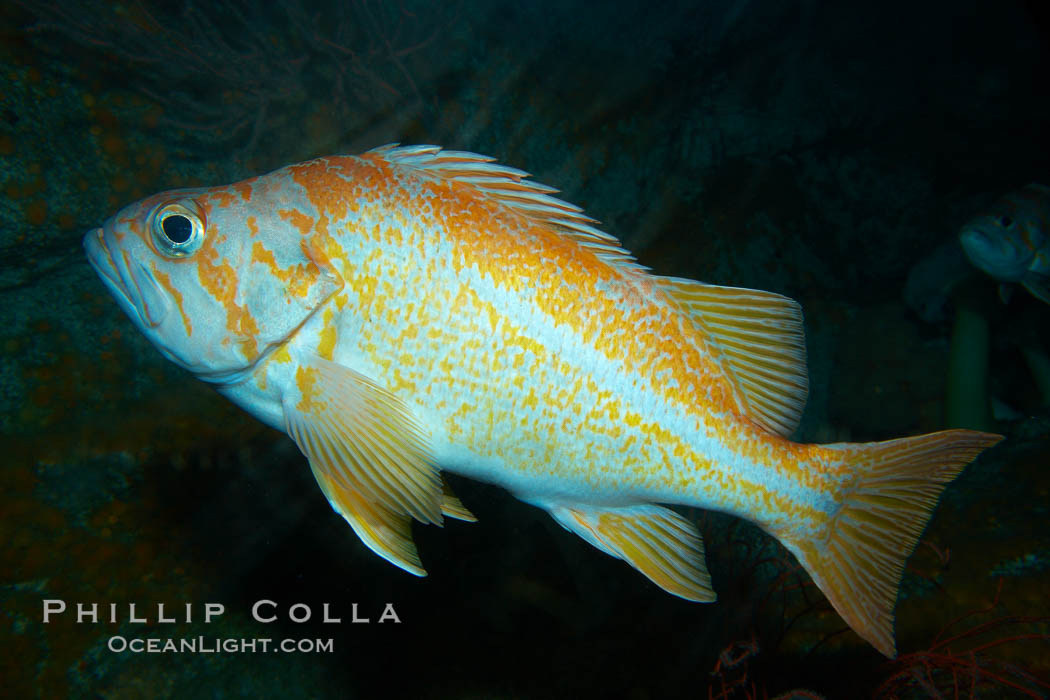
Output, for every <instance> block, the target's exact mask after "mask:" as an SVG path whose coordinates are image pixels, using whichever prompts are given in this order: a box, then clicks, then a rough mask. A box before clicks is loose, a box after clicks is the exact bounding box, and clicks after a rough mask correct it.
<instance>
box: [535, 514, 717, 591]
mask: <svg viewBox="0 0 1050 700" xmlns="http://www.w3.org/2000/svg"><path fill="white" fill-rule="evenodd" d="M547 509H548V510H549V511H550V513H551V515H552V516H554V519H555V520H557V521H558V523H559V524H560V525H561V526H562V527H564V528H565V529H566V530H569V531H570V532H575V533H576V534H577V535H579V536H580V537H582V538H583V539H585V540H587V541H588V542H590V543H591V544H592V545H594V546H595V547H597V548H598V549H600V550H602V551H603V552H605V553H606V554H610V555H612V556H614V557H616V558H618V559H623V560H624V561H626V562H627V563H628V564H630V565H631V566H633V567H634V568H636V569H638V571H640V572H642V573H643V574H645V576H646V577H648V578H649V580H650V581H652V582H653V583H655V584H656V585H657V586H660V588H663V589H664V590H665V591H667V592H668V593H673V594H674V595H676V596H679V597H681V598H685V599H686V600H695V601H699V602H704V603H709V602H712V601H714V600H715V598H716V595H715V592H714V590H713V589H712V588H711V575H710V574H709V573H708V572H707V566H706V564H705V563H704V544H703V542H702V541H701V539H700V533H699V532H698V531H697V529H696V526H695V525H693V524H692V523H691V522H689V521H688V520H686V519H685V518H684V517H682V516H681V515H679V514H678V513H675V512H674V511H673V510H670V509H668V508H663V507H661V506H654V505H636V506H625V507H620V508H599V507H595V506H587V505H571V506H564V505H548V506H547Z"/></svg>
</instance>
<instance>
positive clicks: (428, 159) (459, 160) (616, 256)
mask: <svg viewBox="0 0 1050 700" xmlns="http://www.w3.org/2000/svg"><path fill="white" fill-rule="evenodd" d="M368 153H369V154H375V155H380V156H382V157H383V158H384V159H386V160H387V161H389V162H391V163H396V164H398V165H403V166H408V167H411V168H414V169H416V170H419V171H421V172H427V173H430V174H431V175H435V176H437V177H440V178H443V179H445V180H451V181H455V182H458V183H462V184H464V185H467V186H469V187H472V188H473V189H475V190H477V191H478V192H479V193H481V194H483V195H485V196H487V197H491V198H493V199H495V200H497V201H498V202H500V203H501V204H503V205H504V206H506V207H508V208H510V209H512V210H514V211H515V212H516V213H518V214H520V215H522V216H525V217H527V218H529V219H531V220H532V221H534V222H536V223H539V224H543V225H545V226H549V227H551V228H553V229H555V230H556V231H557V232H558V233H560V234H561V235H563V236H565V237H567V238H570V239H572V240H574V241H576V242H577V243H579V244H580V245H581V246H583V247H585V248H588V249H590V250H591V251H592V252H593V253H594V254H595V255H596V256H597V257H598V258H600V259H601V260H604V261H605V262H607V263H610V264H612V265H615V266H617V267H618V268H620V269H625V270H633V271H644V270H646V269H647V268H646V267H645V266H643V265H641V264H639V263H638V261H636V260H635V259H634V256H632V255H631V254H630V253H629V252H628V251H627V250H625V249H624V248H622V247H621V246H620V242H619V241H618V240H617V239H616V237H615V236H612V235H610V234H608V233H606V232H604V231H602V230H600V229H598V228H595V226H594V225H595V224H597V223H598V222H597V221H596V220H595V219H592V218H591V217H589V216H587V215H586V214H584V213H583V210H582V209H580V207H578V206H576V205H575V204H570V203H569V202H565V201H562V200H560V199H558V198H556V197H552V196H551V194H553V193H555V192H557V191H558V190H557V189H555V188H553V187H550V186H549V185H544V184H541V183H539V182H534V181H533V180H529V179H527V178H529V177H530V176H529V174H528V173H527V172H525V171H524V170H518V169H517V168H511V167H509V166H506V165H500V164H499V163H496V162H495V160H496V159H495V158H492V157H490V156H483V155H479V154H477V153H471V152H469V151H445V150H442V149H441V147H440V146H398V145H397V144H388V145H386V146H380V147H379V148H374V149H372V150H371V151H368ZM366 155H367V154H366Z"/></svg>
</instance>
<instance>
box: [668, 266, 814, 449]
mask: <svg viewBox="0 0 1050 700" xmlns="http://www.w3.org/2000/svg"><path fill="white" fill-rule="evenodd" d="M657 279H658V280H659V281H660V284H661V286H663V288H664V290H665V291H666V292H667V293H668V294H669V296H670V297H671V298H672V299H673V300H674V301H675V302H676V303H677V304H678V305H679V306H680V307H681V308H682V310H683V311H685V312H686V313H688V314H689V315H690V316H691V318H692V319H693V321H694V322H695V323H696V324H697V326H699V327H700V328H701V330H703V332H704V334H705V335H706V336H707V337H708V338H709V339H710V341H711V344H712V345H713V346H714V347H715V349H716V350H717V351H718V352H720V353H721V356H722V358H723V359H724V364H725V366H726V371H727V372H728V374H729V376H730V380H731V381H732V382H733V386H735V387H736V389H737V391H738V393H739V395H740V397H741V400H742V402H743V404H744V405H743V408H744V411H745V412H746V413H747V415H748V416H749V417H750V418H751V419H752V420H754V421H755V422H756V423H758V424H759V425H761V426H762V427H764V428H765V429H766V430H769V431H771V432H774V433H776V434H778V435H782V436H784V437H787V436H788V435H790V434H791V433H792V432H793V431H794V430H795V428H797V427H798V423H799V420H800V419H801V418H802V409H803V408H804V407H805V404H806V395H807V394H808V393H809V376H808V374H807V372H806V337H805V333H804V331H803V329H802V308H801V307H800V306H799V305H798V302H796V301H794V300H792V299H788V298H787V297H785V296H781V295H780V294H774V293H772V292H763V291H760V290H756V289H741V288H738V287H719V286H716V285H713V284H704V283H703V282H694V281H693V280H686V279H681V278H677V277H659V278H657Z"/></svg>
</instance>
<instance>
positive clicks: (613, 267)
mask: <svg viewBox="0 0 1050 700" xmlns="http://www.w3.org/2000/svg"><path fill="white" fill-rule="evenodd" d="M554 192H555V190H554V189H552V188H550V187H547V186H545V185H541V184H538V183H536V182H533V181H531V180H529V179H528V176H527V174H526V173H524V172H522V171H520V170H516V169H514V168H510V167H506V166H502V165H498V164H496V163H495V162H493V160H492V159H491V158H487V157H484V156H479V155H476V154H473V153H465V152H458V151H443V150H441V149H440V148H438V147H435V146H415V147H402V148H399V147H394V146H384V147H382V148H378V149H375V150H373V151H369V152H368V153H365V154H363V155H361V156H336V157H330V158H319V159H317V160H313V161H309V162H306V163H301V164H298V165H292V166H288V167H286V168H282V169H280V170H277V171H275V172H273V173H270V174H268V175H263V176H261V177H257V178H253V179H250V180H246V181H244V182H241V183H238V184H235V185H231V186H227V187H216V188H205V189H193V190H177V191H172V192H165V193H162V194H158V195H155V196H153V197H150V198H148V199H145V200H143V201H142V202H139V203H137V204H133V205H131V206H129V207H127V208H126V209H124V210H123V211H121V212H120V213H119V214H117V215H116V216H114V217H113V218H111V219H110V220H109V221H107V222H106V224H105V225H104V226H103V227H102V228H99V229H96V230H94V231H91V232H89V233H88V234H87V236H85V239H84V244H85V247H86V249H87V253H88V258H89V259H90V261H91V263H92V265H93V266H94V267H95V269H96V270H97V271H98V273H99V275H100V276H101V278H102V280H103V281H104V282H105V283H106V285H107V286H108V287H109V288H110V290H111V291H112V293H113V295H114V296H115V297H116V299H117V301H118V302H119V303H120V305H121V306H122V307H123V309H124V310H125V312H127V314H128V315H129V316H130V317H131V319H132V321H133V322H134V323H135V324H136V325H137V326H138V327H139V329H140V330H141V331H142V332H143V333H145V334H146V335H147V337H149V339H150V340H151V341H152V342H153V343H154V344H155V345H156V346H157V347H158V349H160V351H161V352H162V353H163V354H164V355H165V357H167V358H168V359H170V360H172V361H173V362H175V363H177V364H179V365H180V366H182V367H184V368H186V369H188V370H189V371H191V372H193V373H194V374H195V375H196V376H198V377H199V378H200V379H203V380H204V381H207V382H211V383H213V384H214V385H216V387H217V388H218V389H219V391H220V392H222V393H223V394H225V395H226V396H227V397H229V398H230V399H231V400H233V401H234V402H236V403H237V404H239V405H240V406H242V407H243V408H244V409H245V410H247V411H249V412H251V413H252V414H254V415H256V416H257V417H258V418H259V419H261V420H263V421H264V422H266V423H268V424H269V425H272V426H274V427H275V428H278V429H280V430H284V431H285V432H287V433H288V434H289V435H290V436H291V437H292V439H293V440H295V442H296V444H297V445H298V446H299V448H300V449H301V450H302V452H303V454H304V455H305V456H306V457H307V460H308V462H309V464H310V468H311V469H312V470H313V473H314V476H315V477H316V479H317V482H318V484H319V485H320V487H321V490H322V491H323V492H324V494H325V496H326V497H327V498H328V500H329V501H330V503H331V505H332V507H333V508H334V509H335V510H336V511H337V512H338V513H340V514H341V515H342V516H343V517H344V518H345V519H346V520H347V522H349V524H350V525H351V527H352V528H353V529H354V531H355V532H356V533H357V534H358V536H359V537H360V538H361V540H362V541H363V542H364V543H365V544H366V545H367V546H368V547H370V548H371V549H372V550H373V551H374V552H376V553H377V554H379V555H380V556H382V557H384V558H386V559H387V560H389V561H390V562H392V563H393V564H395V565H397V566H399V567H401V568H403V569H405V570H407V571H410V572H412V573H414V574H418V575H423V574H424V573H425V572H424V570H423V567H422V564H421V562H420V559H419V556H418V554H417V552H416V548H415V545H414V544H413V542H412V538H411V521H412V519H416V520H419V521H421V522H424V523H436V524H440V523H441V522H442V521H443V519H444V517H445V516H449V517H453V518H458V519H461V520H473V516H472V515H471V514H470V511H468V510H467V509H466V508H465V507H464V506H463V504H462V503H461V502H460V501H459V500H458V499H457V498H456V497H455V496H454V495H453V494H452V492H451V491H450V489H449V488H448V485H447V484H446V483H445V482H444V480H443V479H442V477H441V472H442V471H451V472H456V473H459V474H463V475H466V476H470V477H474V478H477V479H482V480H485V481H489V482H492V483H496V484H499V485H502V486H504V487H505V488H507V489H509V490H510V491H512V492H513V493H514V494H515V495H516V496H518V497H519V498H521V499H523V500H525V501H527V502H529V503H532V504H534V505H536V506H538V507H540V508H543V509H545V510H547V511H548V512H549V513H550V514H551V515H552V516H553V517H554V518H555V519H556V520H557V521H558V522H559V523H560V524H561V525H562V526H564V527H565V528H566V529H568V530H570V531H572V532H575V533H576V534H578V535H580V536H581V537H583V538H584V539H585V540H587V541H588V542H590V543H591V544H593V545H594V546H595V547H597V548H599V549H601V550H602V551H604V552H606V553H608V554H611V555H612V556H615V557H619V558H621V559H623V560H625V561H626V562H627V563H629V564H630V565H631V566H633V567H635V568H636V569H638V570H639V571H641V572H642V573H643V574H645V575H646V576H647V577H649V578H650V579H651V580H652V581H653V582H654V583H656V584H657V585H658V586H660V587H662V588H664V589H666V590H667V591H670V592H671V593H674V594H675V595H678V596H681V597H683V598H687V599H690V600H697V601H712V600H714V599H715V593H714V591H713V590H712V587H711V578H710V576H709V575H708V572H707V569H706V566H705V564H704V552H703V544H702V542H701V540H700V535H699V533H698V531H697V529H696V526H695V525H694V524H693V523H692V522H690V521H689V520H688V519H686V518H684V517H683V516H681V515H679V514H678V513H676V512H675V511H674V510H672V509H671V508H668V507H666V505H658V504H672V505H674V504H678V505H686V506H694V507H700V508H708V509H713V510H719V511H723V512H727V513H731V514H733V515H736V516H739V517H742V518H747V519H749V520H751V521H753V522H755V523H757V524H758V525H760V526H761V527H763V528H764V529H765V530H766V531H768V532H769V533H770V534H772V535H773V536H775V537H777V538H778V539H779V540H780V541H781V542H783V543H784V545H785V546H786V547H787V548H788V549H790V550H791V551H792V552H793V553H794V554H795V555H796V556H797V557H798V558H799V560H800V561H801V562H802V564H803V565H804V566H805V567H806V569H807V570H808V571H809V573H810V574H811V575H812V577H813V579H814V581H815V582H816V583H817V585H818V586H820V588H821V589H822V590H823V591H824V592H825V593H826V594H827V596H828V598H829V599H830V600H831V602H832V604H833V605H834V606H835V608H836V609H837V610H838V611H839V613H840V614H841V615H842V616H843V618H844V619H845V620H846V621H847V622H848V623H849V624H850V626H851V627H852V628H853V629H854V630H855V631H856V632H857V633H858V634H860V635H861V636H862V637H864V638H865V639H867V640H868V641H870V642H871V643H872V644H873V645H874V646H875V647H876V648H877V649H879V651H881V652H883V653H884V654H887V655H891V656H892V655H893V654H894V653H895V649H894V642H893V607H894V604H895V602H896V595H897V586H898V584H899V581H900V576H901V572H902V570H903V567H904V561H905V559H906V558H907V557H908V555H909V554H910V553H911V551H912V549H913V548H914V546H915V543H916V541H917V539H918V537H919V535H920V534H921V532H922V529H923V527H924V526H925V524H926V521H927V520H928V519H929V516H930V513H931V511H932V509H933V507H934V506H935V504H936V501H937V499H938V497H939V495H940V492H941V490H942V489H943V488H944V485H945V484H946V483H947V482H949V481H950V480H951V479H952V478H954V477H955V475H956V474H958V473H959V471H960V470H961V469H962V468H963V467H964V466H965V465H966V464H967V463H969V462H970V461H972V460H973V459H974V458H975V457H976V456H977V455H978V454H979V453H980V452H981V451H982V450H983V449H985V448H986V447H988V446H990V445H992V444H994V443H995V442H996V441H998V440H999V439H1000V438H999V436H997V435H989V434H984V433H977V432H972V431H965V430H952V431H945V432H940V433H934V434H931V435H923V436H918V437H912V438H902V439H899V440H891V441H887V442H880V443H866V444H836V445H804V444H799V443H794V442H792V441H790V440H789V439H788V436H789V435H790V434H791V433H792V432H793V431H794V429H795V428H796V427H797V426H798V422H799V418H800V416H801V413H802V408H803V405H804V403H805V399H806V393H807V385H808V382H807V375H806V366H805V339H804V337H803V331H802V314H801V310H800V309H799V306H798V304H796V303H795V302H794V301H792V300H790V299H787V298H785V297H782V296H780V295H777V294H771V293H769V292H762V291H757V290H750V289H738V288H732V287H720V286H715V285H709V284H704V283H701V282H694V281H691V280H685V279H678V278H669V277H659V276H656V275H652V274H650V273H649V272H648V271H647V270H646V269H645V268H644V267H642V266H641V265H639V264H638V263H637V262H635V260H634V258H632V257H631V255H630V254H629V253H628V252H627V251H625V250H624V249H623V248H622V247H620V245H619V243H618V242H617V241H616V239H615V238H613V237H612V236H610V235H608V234H606V233H604V232H602V231H600V230H598V229H597V228H595V223H596V222H595V221H594V220H593V219H591V218H589V217H587V216H586V215H585V214H583V212H582V211H581V210H580V209H579V208H578V207H576V206H574V205H572V204H568V203H566V202H563V201H561V200H559V199H556V198H555V197H553V196H552V194H553V193H554Z"/></svg>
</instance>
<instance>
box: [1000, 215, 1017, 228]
mask: <svg viewBox="0 0 1050 700" xmlns="http://www.w3.org/2000/svg"><path fill="white" fill-rule="evenodd" d="M999 225H1000V226H1002V227H1003V228H1010V227H1011V226H1013V225H1014V220H1013V219H1011V218H1010V217H1009V216H1000V217H999Z"/></svg>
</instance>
